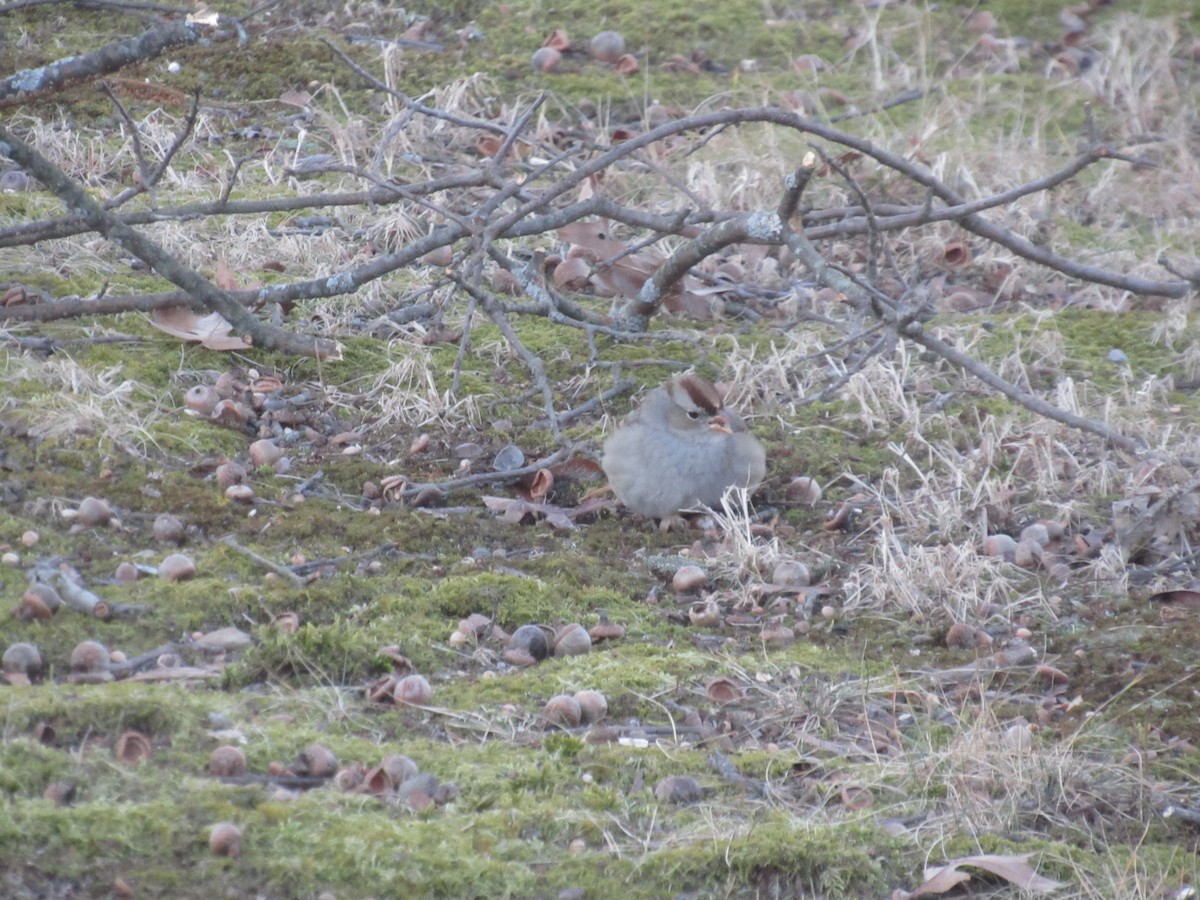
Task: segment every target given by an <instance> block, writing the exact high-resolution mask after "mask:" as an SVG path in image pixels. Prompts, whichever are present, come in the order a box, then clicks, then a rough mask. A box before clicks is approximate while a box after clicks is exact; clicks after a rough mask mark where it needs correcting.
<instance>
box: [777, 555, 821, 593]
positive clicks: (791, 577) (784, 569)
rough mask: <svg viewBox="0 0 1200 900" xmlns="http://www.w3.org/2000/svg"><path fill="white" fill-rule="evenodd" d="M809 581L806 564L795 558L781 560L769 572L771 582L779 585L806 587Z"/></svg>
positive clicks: (810, 579) (810, 577)
mask: <svg viewBox="0 0 1200 900" xmlns="http://www.w3.org/2000/svg"><path fill="white" fill-rule="evenodd" d="M811 581H812V576H811V575H810V574H809V571H808V566H806V565H805V564H804V563H802V562H800V561H799V560H795V559H785V560H783V561H782V562H780V563H779V565H777V566H776V567H775V571H774V572H772V573H771V583H772V584H776V585H779V586H780V587H807V586H808V585H809V584H810V583H811Z"/></svg>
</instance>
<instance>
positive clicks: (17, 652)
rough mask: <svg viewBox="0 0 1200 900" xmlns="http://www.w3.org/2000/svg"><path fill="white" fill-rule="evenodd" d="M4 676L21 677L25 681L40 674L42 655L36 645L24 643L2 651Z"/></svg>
mask: <svg viewBox="0 0 1200 900" xmlns="http://www.w3.org/2000/svg"><path fill="white" fill-rule="evenodd" d="M0 665H2V666H3V669H4V674H5V675H23V676H25V678H26V680H28V679H31V678H37V677H38V676H39V675H41V674H42V654H41V652H40V651H39V650H38V648H37V645H36V644H29V643H26V642H24V641H21V642H19V643H16V644H13V645H12V646H11V647H9V648H8V649H7V650H5V651H4V659H3V662H2V664H0Z"/></svg>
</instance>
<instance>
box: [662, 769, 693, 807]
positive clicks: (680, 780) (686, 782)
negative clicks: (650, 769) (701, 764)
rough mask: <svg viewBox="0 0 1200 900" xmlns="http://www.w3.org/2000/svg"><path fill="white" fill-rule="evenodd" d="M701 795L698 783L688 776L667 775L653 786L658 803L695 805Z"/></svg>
mask: <svg viewBox="0 0 1200 900" xmlns="http://www.w3.org/2000/svg"><path fill="white" fill-rule="evenodd" d="M703 795H704V792H703V791H702V790H701V788H700V782H698V781H697V780H696V779H695V778H693V777H692V776H690V775H668V776H667V777H666V778H664V779H663V780H662V781H660V782H659V783H658V784H656V785H655V786H654V796H655V797H657V798H658V802H659V803H695V802H696V801H697V800H699V799H700V798H701V797H702V796H703Z"/></svg>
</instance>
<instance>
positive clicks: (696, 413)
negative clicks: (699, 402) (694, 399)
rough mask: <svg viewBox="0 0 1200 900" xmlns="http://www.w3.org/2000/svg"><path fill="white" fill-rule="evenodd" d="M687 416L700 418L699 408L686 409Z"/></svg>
mask: <svg viewBox="0 0 1200 900" xmlns="http://www.w3.org/2000/svg"><path fill="white" fill-rule="evenodd" d="M688 418H689V419H698V418H700V410H698V409H689V410H688Z"/></svg>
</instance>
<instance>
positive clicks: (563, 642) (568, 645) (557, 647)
mask: <svg viewBox="0 0 1200 900" xmlns="http://www.w3.org/2000/svg"><path fill="white" fill-rule="evenodd" d="M591 649H592V638H591V635H589V634H588V633H587V632H586V631H585V630H584V628H583V626H582V625H580V624H579V623H577V622H572V623H571V624H569V625H564V626H563V627H562V628H560V629H559V630H558V633H557V634H555V636H554V655H555V656H582V655H583V654H585V653H587V652H588V651H590V650H591Z"/></svg>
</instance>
